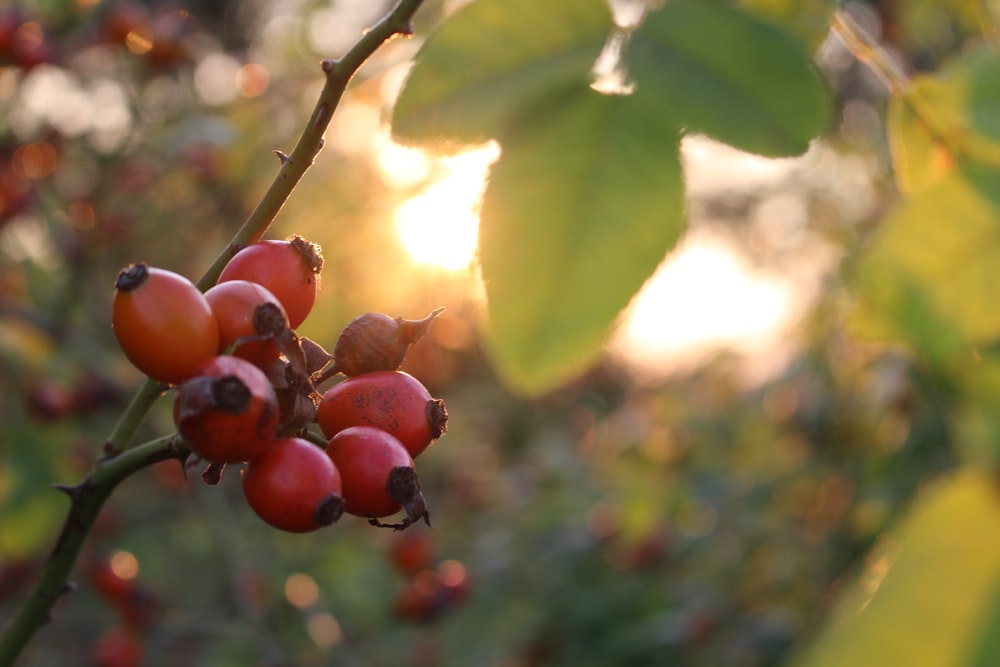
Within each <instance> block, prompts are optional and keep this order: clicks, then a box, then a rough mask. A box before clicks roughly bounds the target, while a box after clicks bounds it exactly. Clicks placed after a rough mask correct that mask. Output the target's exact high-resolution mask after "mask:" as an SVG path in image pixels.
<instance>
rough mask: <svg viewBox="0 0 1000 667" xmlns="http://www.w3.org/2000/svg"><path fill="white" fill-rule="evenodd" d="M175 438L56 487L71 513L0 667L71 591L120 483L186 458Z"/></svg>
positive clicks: (0, 655)
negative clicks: (83, 551) (72, 577)
mask: <svg viewBox="0 0 1000 667" xmlns="http://www.w3.org/2000/svg"><path fill="white" fill-rule="evenodd" d="M187 456H188V450H187V448H185V447H184V445H183V444H182V443H181V442H180V439H179V438H178V436H177V434H172V435H168V436H165V437H162V438H158V439H156V440H152V441H150V442H147V443H144V444H142V445H139V446H137V447H133V448H132V449H131V450H129V451H127V452H125V453H123V454H121V455H119V456H116V457H114V458H109V459H102V460H101V461H99V462H98V463H97V465H96V466H95V467H94V469H93V471H91V473H90V474H89V475H88V476H87V478H86V479H85V480H84V481H83V482H81V483H80V484H78V485H76V486H68V487H67V486H59V487H56V488H58V489H59V490H61V491H63V492H65V493H66V494H67V495H69V497H70V501H71V502H70V508H69V514H68V515H67V516H66V521H65V523H64V524H63V528H62V532H61V533H60V534H59V538H58V540H56V545H55V547H54V548H53V549H52V553H51V554H50V555H49V558H48V560H47V561H46V562H45V569H44V570H43V572H42V575H41V578H40V579H39V580H38V582H37V583H36V584H35V588H34V590H32V592H31V594H30V595H29V596H28V599H27V600H26V601H25V602H24V603H23V604H22V605H21V607H20V608H19V609H18V610H17V613H15V615H14V616H13V618H11V620H10V623H9V624H8V625H7V627H6V629H5V631H4V635H3V638H2V639H0V665H3V666H4V667H9V666H10V665H13V664H14V661H15V660H16V659H17V656H18V655H19V654H20V653H21V651H22V650H23V649H24V647H25V646H26V645H27V643H28V641H29V640H30V639H31V637H32V635H34V633H35V631H36V630H38V628H39V627H41V626H42V625H43V624H44V623H46V622H47V621H48V620H49V611H50V610H51V609H52V605H53V604H55V602H56V600H58V599H59V598H60V597H61V596H63V595H65V594H66V593H68V592H70V591H71V590H72V589H73V586H72V585H71V584H70V583H69V574H70V571H71V570H72V569H73V564H74V563H75V562H76V558H77V556H78V555H79V553H80V548H81V547H82V546H83V542H84V540H85V539H86V537H87V534H88V533H89V532H90V528H91V526H92V525H93V523H94V519H96V518H97V513H98V511H99V510H100V508H101V505H103V504H104V501H105V500H107V498H108V496H109V495H111V492H112V491H113V490H114V489H115V487H117V486H118V484H119V483H120V482H121V481H122V480H124V479H125V478H127V477H129V476H130V475H132V474H133V473H135V472H137V471H139V470H142V469H143V468H146V467H147V466H151V465H153V464H154V463H159V462H160V461H167V460H169V459H180V460H183V459H185V458H187Z"/></svg>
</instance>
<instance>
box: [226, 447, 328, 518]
mask: <svg viewBox="0 0 1000 667" xmlns="http://www.w3.org/2000/svg"><path fill="white" fill-rule="evenodd" d="M341 488H342V483H341V476H340V471H339V470H338V468H337V466H336V465H335V464H334V462H333V461H332V460H331V459H330V457H329V456H327V455H326V453H325V452H324V451H323V450H322V449H321V448H319V447H317V446H316V445H314V444H312V443H311V442H309V441H308V440H304V439H302V438H281V439H279V440H276V441H275V442H274V445H273V446H272V447H270V448H269V449H268V450H267V451H266V452H264V453H263V454H261V455H260V456H258V457H257V458H255V459H253V460H251V461H250V463H249V465H247V469H246V471H245V472H244V473H243V495H244V496H245V497H246V500H247V504H248V505H250V508H251V509H252V510H253V511H254V512H255V513H256V514H257V516H259V517H260V518H261V519H263V520H264V521H266V522H267V523H269V524H271V525H272V526H274V527H275V528H278V529H279V530H284V531H288V532H290V533H306V532H309V531H313V530H316V529H318V528H321V527H323V526H327V525H330V524H331V523H334V522H335V521H337V519H339V518H340V516H341V514H342V513H343V510H344V501H343V499H342V498H341V495H340V494H341Z"/></svg>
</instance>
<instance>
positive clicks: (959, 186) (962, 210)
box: [854, 168, 1000, 352]
mask: <svg viewBox="0 0 1000 667" xmlns="http://www.w3.org/2000/svg"><path fill="white" fill-rule="evenodd" d="M998 200H1000V181H998V179H997V175H996V172H994V171H991V170H987V169H981V168H967V169H965V170H962V171H956V172H953V173H952V174H950V175H948V176H946V177H945V178H943V179H942V180H940V181H939V182H938V183H936V184H934V185H932V186H930V187H928V188H926V189H925V190H923V191H921V192H918V193H917V194H916V195H915V196H914V197H912V198H911V199H909V200H907V201H906V202H904V203H903V204H902V205H901V206H899V207H898V208H897V209H896V210H895V212H893V213H892V214H890V215H889V216H888V217H887V218H886V220H885V221H884V222H883V224H882V228H881V229H880V230H879V232H878V234H877V236H876V238H875V239H874V242H873V245H872V247H871V248H870V249H869V250H868V252H867V254H866V256H865V257H864V258H863V259H862V260H861V262H860V263H859V266H858V267H857V271H856V275H855V277H854V285H855V288H856V289H855V295H856V297H857V305H858V308H857V310H856V312H855V315H856V317H855V322H856V324H857V325H858V328H859V331H860V332H861V333H862V334H863V335H867V336H875V337H883V336H888V337H891V338H895V339H897V340H902V341H904V342H908V343H910V344H914V343H915V344H917V346H918V347H922V346H927V347H926V348H925V351H926V350H931V351H933V348H939V349H940V350H941V351H943V352H946V351H947V348H949V347H954V346H955V345H956V344H960V343H962V342H966V343H974V344H975V343H985V342H989V341H991V340H993V339H995V338H996V337H997V336H998V335H1000V309H998V308H997V307H996V303H997V301H996V286H997V285H998V284H1000V225H997V219H998V216H1000V201H998Z"/></svg>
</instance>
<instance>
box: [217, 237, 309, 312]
mask: <svg viewBox="0 0 1000 667" xmlns="http://www.w3.org/2000/svg"><path fill="white" fill-rule="evenodd" d="M322 270H323V251H322V248H320V246H319V245H317V244H315V243H312V242H310V241H307V240H305V239H304V238H302V237H301V236H298V235H294V236H290V237H288V238H287V239H285V240H284V241H278V240H266V241H258V242H257V243H251V244H250V245H248V246H246V247H244V248H242V249H241V250H240V251H239V252H237V253H236V254H235V255H234V256H233V258H232V259H231V260H229V263H228V264H226V266H225V268H223V270H222V273H221V274H220V275H219V280H218V281H217V282H219V283H222V282H226V281H229V280H248V281H250V282H253V283H257V284H258V285H263V286H264V287H266V288H267V289H268V290H270V291H271V293H272V294H274V296H276V297H277V298H278V300H279V301H280V302H281V305H282V306H284V308H285V312H286V314H287V315H288V322H289V326H290V327H291V328H292V329H297V328H298V327H299V326H300V325H301V324H302V323H303V322H304V321H305V319H306V317H308V315H309V313H310V311H312V307H313V304H314V303H315V302H316V293H317V292H318V291H319V285H320V274H321V272H322Z"/></svg>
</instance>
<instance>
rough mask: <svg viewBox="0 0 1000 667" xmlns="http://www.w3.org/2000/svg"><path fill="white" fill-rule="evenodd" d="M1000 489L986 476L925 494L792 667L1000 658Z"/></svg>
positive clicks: (932, 666)
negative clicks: (815, 639) (806, 650)
mask: <svg viewBox="0 0 1000 667" xmlns="http://www.w3.org/2000/svg"><path fill="white" fill-rule="evenodd" d="M997 637H1000V489H998V488H997V480H996V477H995V475H993V474H992V473H991V472H990V471H988V470H985V469H978V470H965V471H961V472H959V473H957V474H954V475H952V476H951V477H949V478H946V479H944V480H942V481H940V482H938V483H937V484H936V485H935V486H934V487H933V488H932V489H928V490H927V491H926V492H925V494H924V495H923V497H922V498H921V499H920V501H919V502H918V504H917V505H916V506H915V507H914V509H913V512H912V513H911V514H910V516H909V517H908V518H907V519H906V520H905V521H904V523H903V524H902V525H901V526H900V527H899V530H898V531H896V534H895V535H893V536H892V537H891V538H890V539H887V540H885V541H884V542H883V543H882V545H881V547H880V548H877V549H876V550H875V552H874V553H873V554H872V555H871V556H870V557H869V558H868V562H867V567H866V570H865V571H864V572H863V573H861V576H860V577H859V578H858V580H857V581H856V582H855V583H854V584H853V587H852V588H851V589H849V590H848V593H847V595H846V596H844V597H842V598H841V599H840V600H839V602H838V605H837V607H836V608H835V610H834V613H833V615H832V618H831V619H830V622H829V623H828V625H827V626H826V628H825V629H824V631H823V632H822V633H821V634H820V636H819V637H818V640H817V641H816V642H815V644H813V646H811V647H810V649H809V650H808V652H806V653H805V654H804V655H803V657H802V659H800V660H798V661H795V664H797V665H798V666H799V667H834V666H836V667H840V666H842V665H857V666H868V665H871V666H873V667H874V666H876V665H877V666H882V665H907V667H924V666H927V667H986V666H987V665H995V664H997V660H998V656H1000V644H998V641H997Z"/></svg>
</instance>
